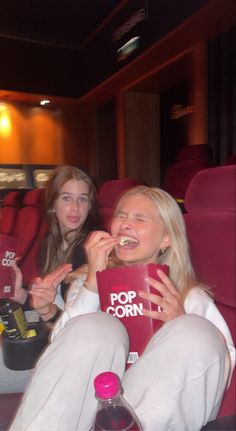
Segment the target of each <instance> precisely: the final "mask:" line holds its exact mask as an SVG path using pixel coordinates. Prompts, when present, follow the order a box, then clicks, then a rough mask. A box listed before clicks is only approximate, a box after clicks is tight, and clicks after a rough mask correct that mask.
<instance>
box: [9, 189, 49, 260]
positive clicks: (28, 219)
mask: <svg viewBox="0 0 236 431" xmlns="http://www.w3.org/2000/svg"><path fill="white" fill-rule="evenodd" d="M42 197H43V189H33V190H30V191H28V192H27V193H26V194H25V196H24V198H23V201H22V208H20V210H19V211H18V213H17V217H16V220H15V224H14V229H13V231H12V235H13V236H15V237H16V238H18V240H19V257H20V261H19V266H21V265H22V264H23V262H24V259H25V257H26V255H27V253H28V252H29V250H30V248H31V247H32V245H33V242H34V240H35V239H36V237H37V234H38V232H39V228H40V224H41V219H42V214H43V205H42Z"/></svg>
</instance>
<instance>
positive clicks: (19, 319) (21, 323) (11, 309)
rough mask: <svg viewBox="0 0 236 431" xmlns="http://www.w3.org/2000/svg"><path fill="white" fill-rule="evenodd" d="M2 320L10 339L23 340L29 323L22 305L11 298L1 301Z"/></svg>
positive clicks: (0, 316)
mask: <svg viewBox="0 0 236 431" xmlns="http://www.w3.org/2000/svg"><path fill="white" fill-rule="evenodd" d="M0 318H1V321H2V323H3V325H4V333H5V334H6V336H7V337H8V338H11V339H12V338H23V337H25V336H26V333H27V321H26V318H25V314H24V312H23V310H22V307H21V305H20V304H18V303H17V302H15V301H12V300H11V299H9V298H4V299H0Z"/></svg>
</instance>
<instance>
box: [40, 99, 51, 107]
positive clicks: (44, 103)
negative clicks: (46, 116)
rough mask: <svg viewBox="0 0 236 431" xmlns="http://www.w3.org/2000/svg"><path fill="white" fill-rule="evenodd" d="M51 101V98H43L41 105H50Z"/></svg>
mask: <svg viewBox="0 0 236 431" xmlns="http://www.w3.org/2000/svg"><path fill="white" fill-rule="evenodd" d="M49 103H51V101H50V100H48V99H44V100H41V101H40V105H42V106H44V105H48V104H49Z"/></svg>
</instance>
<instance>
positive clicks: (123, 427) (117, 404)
mask: <svg viewBox="0 0 236 431" xmlns="http://www.w3.org/2000/svg"><path fill="white" fill-rule="evenodd" d="M94 388H95V396H96V398H97V399H98V401H99V402H98V408H97V413H96V419H95V427H94V429H95V430H96V431H107V430H109V431H140V430H142V427H141V424H140V422H139V420H138V418H137V416H136V414H135V413H134V411H133V409H132V407H131V406H130V405H129V404H128V403H127V401H126V400H125V398H124V397H123V395H122V393H121V391H122V388H121V384H120V379H119V377H118V376H117V375H116V374H114V373H112V372H110V371H107V372H104V373H102V374H99V375H98V376H97V377H96V378H95V380H94Z"/></svg>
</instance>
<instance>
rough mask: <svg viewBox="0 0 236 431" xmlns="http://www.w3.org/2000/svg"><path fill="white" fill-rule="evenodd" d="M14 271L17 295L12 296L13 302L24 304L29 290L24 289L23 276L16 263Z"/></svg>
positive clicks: (13, 266) (13, 267)
mask: <svg viewBox="0 0 236 431" xmlns="http://www.w3.org/2000/svg"><path fill="white" fill-rule="evenodd" d="M12 269H13V270H14V272H15V277H16V278H15V293H14V296H12V299H13V301H16V302H19V304H24V303H25V301H26V299H27V290H26V289H23V287H22V282H23V275H22V272H21V270H20V268H19V267H18V266H17V264H16V262H14V263H13V265H12Z"/></svg>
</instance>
